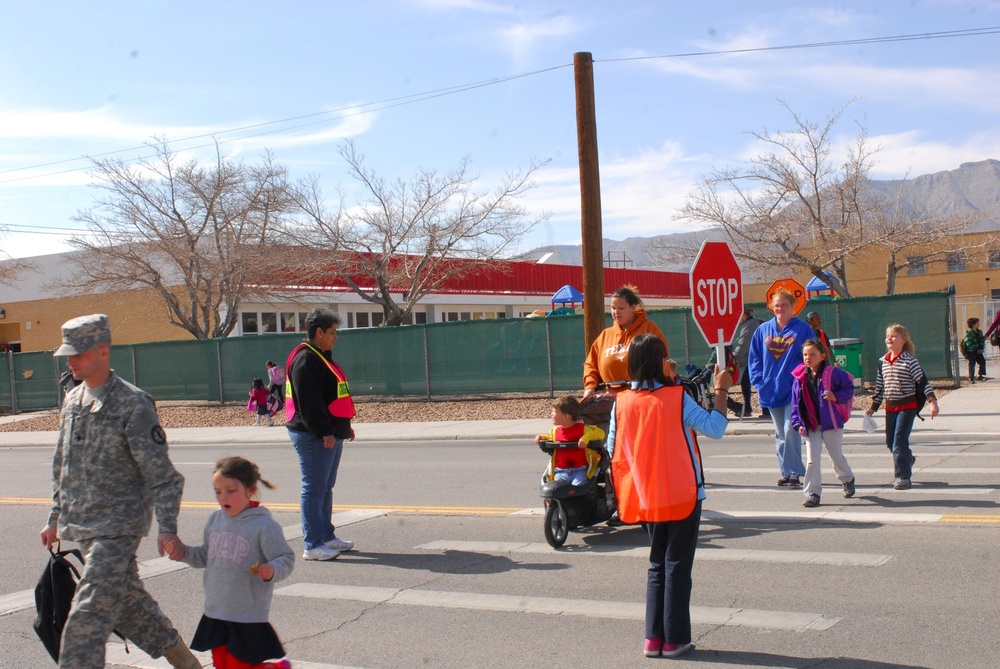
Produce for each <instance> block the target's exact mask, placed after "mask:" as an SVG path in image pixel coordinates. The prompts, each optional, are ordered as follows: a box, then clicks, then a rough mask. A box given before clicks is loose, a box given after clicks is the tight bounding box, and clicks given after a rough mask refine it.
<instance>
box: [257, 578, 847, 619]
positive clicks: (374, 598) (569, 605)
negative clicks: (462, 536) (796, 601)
mask: <svg viewBox="0 0 1000 669" xmlns="http://www.w3.org/2000/svg"><path fill="white" fill-rule="evenodd" d="M274 594H276V595H281V596H285V597H308V598H314V599H344V600H352V601H362V602H370V603H374V604H402V605H408V606H429V607H438V608H453V609H471V610H486V611H508V612H515V613H536V614H544V615H572V616H581V617H586V618H612V619H616V620H645V617H646V604H645V602H609V601H600V600H593V599H564V598H557V597H531V596H520V595H496V594H488V593H475V592H452V591H443V590H416V589H399V588H379V587H369V586H358V585H331V584H328V583H294V584H292V585H288V586H285V587H283V588H278V589H276V590H275V591H274ZM841 620H842V618H840V617H827V616H823V615H821V614H818V613H800V612H795V611H764V610H759V609H734V608H726V607H714V606H692V607H691V622H693V623H695V624H701V625H725V626H734V627H757V628H762V629H781V630H794V631H805V630H827V629H830V628H831V627H833V626H834V625H836V624H837V623H838V622H840V621H841Z"/></svg>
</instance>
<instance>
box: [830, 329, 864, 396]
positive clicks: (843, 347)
mask: <svg viewBox="0 0 1000 669" xmlns="http://www.w3.org/2000/svg"><path fill="white" fill-rule="evenodd" d="M830 348H832V349H833V359H834V364H836V365H837V367H841V368H842V369H843V370H844V371H846V372H847V373H849V374H850V375H851V376H853V377H854V387H855V388H860V387H861V371H862V367H861V340H860V339H831V340H830Z"/></svg>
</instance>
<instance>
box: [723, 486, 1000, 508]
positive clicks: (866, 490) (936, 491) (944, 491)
mask: <svg viewBox="0 0 1000 669" xmlns="http://www.w3.org/2000/svg"><path fill="white" fill-rule="evenodd" d="M705 489H706V490H707V491H708V492H709V493H710V494H712V495H717V494H719V493H731V492H740V493H768V494H773V495H782V494H785V495H787V494H788V491H789V489H788V488H778V487H773V486H764V487H762V488H733V487H730V486H718V485H712V484H711V483H707V484H705ZM856 489H857V494H858V496H860V497H863V496H864V495H865V494H868V495H874V494H876V493H887V494H890V495H947V496H948V497H952V496H972V495H988V494H990V493H992V492H996V491H997V490H1000V488H954V487H952V486H940V487H937V486H935V485H927V484H924V485H921V484H920V483H919V482H917V483H916V484H915V485H914V487H912V488H910V489H909V490H893V488H892V484H891V483H886V484H885V485H859V486H856ZM824 490H825V491H827V492H829V493H830V494H831V495H837V496H839V495H840V490H841V488H840V486H839V485H828V486H827V487H826V488H825V489H824ZM845 504H850V502H845Z"/></svg>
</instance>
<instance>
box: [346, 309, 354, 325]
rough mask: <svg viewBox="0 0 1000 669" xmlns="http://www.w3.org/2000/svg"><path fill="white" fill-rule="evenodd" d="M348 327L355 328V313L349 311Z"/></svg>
mask: <svg viewBox="0 0 1000 669" xmlns="http://www.w3.org/2000/svg"><path fill="white" fill-rule="evenodd" d="M347 327H348V328H353V327H354V312H353V311H348V312H347Z"/></svg>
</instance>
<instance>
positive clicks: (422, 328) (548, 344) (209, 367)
mask: <svg viewBox="0 0 1000 669" xmlns="http://www.w3.org/2000/svg"><path fill="white" fill-rule="evenodd" d="M949 297H950V296H949V295H948V294H947V293H922V294H916V295H894V296H890V297H884V296H883V297H862V298H854V299H849V300H831V299H829V298H827V299H822V298H820V299H813V300H812V301H810V302H809V303H808V305H807V306H806V308H805V310H804V311H816V312H818V313H819V314H820V316H821V318H822V319H823V327H824V329H825V330H826V332H827V334H828V335H829V336H830V337H831V338H854V339H859V340H861V342H862V364H863V374H862V377H863V379H864V381H867V382H872V381H874V380H875V378H874V377H875V364H876V361H877V359H878V357H879V356H881V355H884V353H885V327H886V326H887V325H889V324H890V323H902V324H904V325H906V326H907V327H908V328H909V329H910V332H911V333H912V334H913V338H914V340H915V341H916V344H917V354H918V357H919V359H920V362H921V364H922V365H923V367H924V369H925V370H926V372H927V375H928V376H929V377H930V378H932V379H952V378H954V377H955V372H954V370H955V361H956V360H957V357H956V356H957V351H956V350H955V347H956V346H957V344H956V343H955V341H954V336H953V335H952V334H951V333H952V332H954V329H953V328H954V324H951V322H950V314H951V301H950V299H949ZM750 306H754V307H755V308H757V313H758V315H764V314H767V313H768V312H767V310H766V309H765V308H764V305H762V304H759V305H750ZM648 315H649V318H650V319H651V320H653V321H654V322H655V323H656V324H657V325H659V326H660V329H661V330H663V333H664V335H666V337H667V341H668V342H669V344H670V354H671V357H673V358H674V359H675V360H677V362H678V363H679V366H680V368H681V369H682V370H683V369H684V367H685V366H686V365H687V363H689V362H691V363H694V364H695V365H697V366H699V367H702V366H704V365H705V364H706V363H707V362H708V361H709V360H710V359H711V357H712V355H713V351H712V349H711V348H710V347H708V346H707V345H706V344H705V340H704V339H703V338H702V336H701V333H700V332H699V331H698V327H697V324H696V323H695V322H694V319H693V318H692V316H691V310H690V309H689V308H673V309H661V310H654V311H650V312H649V313H648ZM800 315H803V316H804V313H803V314H800ZM607 322H608V324H610V322H611V318H610V316H608V318H607ZM583 337H584V335H583V317H582V316H558V317H551V318H518V319H498V320H488V321H487V320H480V321H460V322H450V323H433V324H428V325H411V326H404V327H398V328H372V329H356V330H342V331H341V332H340V336H339V338H338V339H337V343H336V345H335V347H334V357H335V359H336V360H337V362H338V363H340V364H341V366H342V367H343V368H344V370H345V371H346V372H347V375H348V378H349V379H350V383H351V392H352V393H353V394H354V395H356V396H359V397H364V396H379V397H386V396H391V397H443V396H455V395H496V394H502V393H535V394H537V393H556V392H559V391H566V392H573V391H579V390H580V389H581V386H582V377H583V359H584V350H583ZM299 341H301V334H273V335H260V336H256V337H230V338H225V339H211V340H201V341H172V342H158V343H148V344H131V345H120V346H119V345H116V346H113V347H112V349H111V364H112V367H114V369H115V371H116V372H117V373H118V374H119V375H120V376H122V377H123V378H125V379H126V380H128V381H131V382H133V383H135V384H136V385H138V386H139V387H141V388H143V389H144V390H146V391H147V392H149V393H150V394H151V395H152V396H153V397H155V398H156V399H158V400H192V401H194V400H198V401H206V400H207V401H217V402H242V401H245V400H246V398H247V393H248V392H249V390H250V386H251V384H252V381H253V379H254V378H255V377H261V378H262V379H264V381H265V383H266V381H267V370H266V368H265V363H266V362H267V361H268V360H271V361H273V362H275V363H276V364H278V365H284V364H285V360H286V358H287V357H288V354H289V352H290V351H291V350H292V349H293V348H294V347H295V346H296V345H297V344H298V343H299ZM65 369H66V368H65V362H64V361H62V360H57V359H54V358H53V357H52V354H51V352H48V351H42V352H33V353H10V354H8V355H7V356H5V357H3V358H0V411H2V410H6V411H28V410H36V409H49V408H54V407H56V406H58V403H59V392H60V391H59V388H58V379H59V375H60V374H61V372H62V371H64V370H65Z"/></svg>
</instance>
